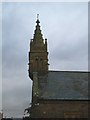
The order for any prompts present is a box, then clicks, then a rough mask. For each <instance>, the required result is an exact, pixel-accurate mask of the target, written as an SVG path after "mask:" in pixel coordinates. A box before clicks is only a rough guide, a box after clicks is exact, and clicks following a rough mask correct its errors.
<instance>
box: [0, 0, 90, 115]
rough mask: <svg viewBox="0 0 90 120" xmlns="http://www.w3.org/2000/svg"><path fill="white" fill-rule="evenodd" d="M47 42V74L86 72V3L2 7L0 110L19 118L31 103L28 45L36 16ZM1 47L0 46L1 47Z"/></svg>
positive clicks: (5, 5)
mask: <svg viewBox="0 0 90 120" xmlns="http://www.w3.org/2000/svg"><path fill="white" fill-rule="evenodd" d="M38 13H39V14H40V17H39V18H40V25H41V30H42V33H43V37H44V38H47V40H48V52H49V63H50V67H49V69H50V70H59V71H62V70H65V71H67V70H68V71H70V70H74V71H78V70H79V71H87V70H88V3H81V2H80V3H3V5H2V20H3V22H2V53H3V55H2V78H3V110H4V113H5V115H6V116H12V117H20V116H22V115H23V112H24V109H25V108H26V107H28V105H29V103H30V100H31V86H32V82H31V80H30V79H29V77H28V52H29V42H30V39H31V38H33V33H34V30H35V25H36V23H35V22H36V14H38ZM0 45H1V43H0Z"/></svg>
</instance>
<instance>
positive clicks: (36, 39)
mask: <svg viewBox="0 0 90 120" xmlns="http://www.w3.org/2000/svg"><path fill="white" fill-rule="evenodd" d="M36 23H37V25H36V29H35V31H34V36H33V41H34V42H36V43H38V44H42V43H43V41H44V40H43V37H42V34H41V30H40V25H39V23H40V21H39V14H37V21H36Z"/></svg>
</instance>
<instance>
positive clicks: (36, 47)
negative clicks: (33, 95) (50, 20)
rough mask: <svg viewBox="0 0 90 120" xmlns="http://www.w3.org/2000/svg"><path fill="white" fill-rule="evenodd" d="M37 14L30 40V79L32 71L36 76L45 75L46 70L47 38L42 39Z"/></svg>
mask: <svg viewBox="0 0 90 120" xmlns="http://www.w3.org/2000/svg"><path fill="white" fill-rule="evenodd" d="M38 16H39V15H37V21H36V29H35V31H34V36H33V39H31V41H30V52H29V77H30V78H31V79H33V73H34V72H37V73H38V76H42V75H45V74H46V73H47V72H48V52H47V39H45V40H44V39H43V35H42V34H41V30H40V25H39V24H40V21H39V18H38Z"/></svg>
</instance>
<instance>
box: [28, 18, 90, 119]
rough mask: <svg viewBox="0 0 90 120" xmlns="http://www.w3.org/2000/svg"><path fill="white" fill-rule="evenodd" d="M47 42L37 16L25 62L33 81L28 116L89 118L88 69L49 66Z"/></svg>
mask: <svg viewBox="0 0 90 120" xmlns="http://www.w3.org/2000/svg"><path fill="white" fill-rule="evenodd" d="M47 46H48V43H47V39H43V35H42V33H41V29H40V20H39V18H38V17H37V20H36V28H35V31H34V35H33V39H31V40H30V51H29V63H28V66H29V70H28V73H29V77H30V79H31V80H32V81H33V84H32V103H31V107H30V108H28V111H29V113H30V118H65V119H68V118H88V104H89V98H88V74H89V72H83V71H54V70H52V71H51V70H49V63H48V49H47Z"/></svg>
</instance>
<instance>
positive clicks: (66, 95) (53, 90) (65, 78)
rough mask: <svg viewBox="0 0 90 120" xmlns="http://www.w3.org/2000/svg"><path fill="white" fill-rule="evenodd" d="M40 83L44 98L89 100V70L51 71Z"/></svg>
mask: <svg viewBox="0 0 90 120" xmlns="http://www.w3.org/2000/svg"><path fill="white" fill-rule="evenodd" d="M38 85H39V93H40V98H42V99H69V100H70V99H71V100H72V99H73V100H88V72H75V71H49V72H48V74H47V75H46V76H44V77H39V84H38Z"/></svg>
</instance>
